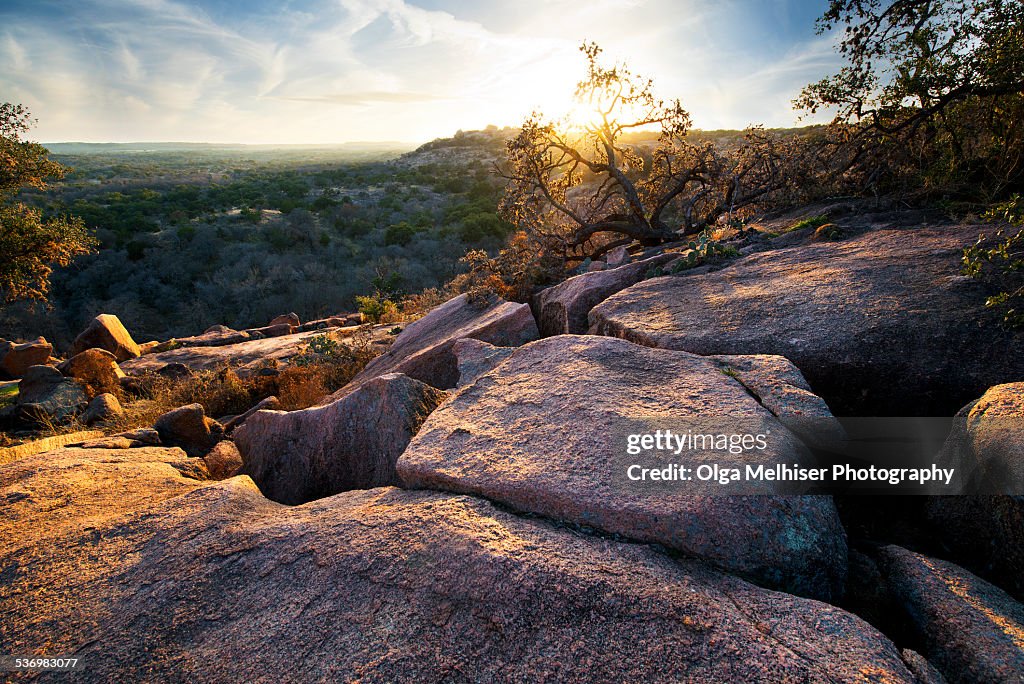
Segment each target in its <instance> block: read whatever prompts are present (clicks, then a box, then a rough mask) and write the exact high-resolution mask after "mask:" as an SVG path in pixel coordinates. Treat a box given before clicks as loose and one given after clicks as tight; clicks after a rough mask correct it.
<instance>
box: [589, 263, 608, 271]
mask: <svg viewBox="0 0 1024 684" xmlns="http://www.w3.org/2000/svg"><path fill="white" fill-rule="evenodd" d="M605 267H607V264H606V263H604V262H603V261H591V262H590V265H589V266H587V273H593V272H595V271H603V270H604V269H605Z"/></svg>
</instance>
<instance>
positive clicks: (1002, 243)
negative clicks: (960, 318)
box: [962, 195, 1024, 328]
mask: <svg viewBox="0 0 1024 684" xmlns="http://www.w3.org/2000/svg"><path fill="white" fill-rule="evenodd" d="M985 217H986V218H987V219H989V220H992V221H1000V222H1005V223H1008V224H1009V225H1011V226H1013V227H1016V228H1017V230H1016V231H1015V232H1013V234H1007V233H1006V231H1005V230H1004V229H1000V230H999V231H997V232H996V235H995V242H994V243H993V241H991V240H986V239H985V238H984V236H981V237H979V238H978V241H977V242H976V243H974V244H973V245H971V246H970V247H967V248H966V249H964V252H963V260H962V262H963V272H964V274H966V275H969V276H971V277H972V278H977V279H986V280H988V281H990V282H992V283H993V284H995V286H996V287H997V289H998V290H999V292H997V293H996V294H994V295H992V296H990V297H988V298H987V299H986V300H985V306H986V307H987V308H990V309H996V310H998V311H1000V312H1001V314H1002V318H1003V324H1004V325H1006V326H1007V327H1010V328H1021V327H1024V311H1020V310H1019V308H1018V306H1019V303H1020V301H1021V299H1022V298H1024V278H1022V274H1024V199H1022V198H1021V197H1020V195H1014V196H1013V197H1012V198H1011V199H1010V201H1008V202H1005V203H1003V204H999V205H997V206H995V207H994V208H992V209H991V210H989V211H988V213H986V214H985Z"/></svg>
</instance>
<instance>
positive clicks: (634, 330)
mask: <svg viewBox="0 0 1024 684" xmlns="http://www.w3.org/2000/svg"><path fill="white" fill-rule="evenodd" d="M981 230H983V229H981V228H979V227H978V226H941V227H933V228H916V229H905V230H904V229H888V230H873V231H869V232H866V233H863V234H861V235H859V236H856V237H853V238H850V239H848V240H843V241H839V242H819V243H814V244H806V245H801V246H797V247H792V248H789V249H777V250H772V251H770V252H762V253H758V254H752V255H750V256H747V257H745V258H741V259H739V260H737V261H736V262H734V263H733V264H731V265H729V266H727V267H725V268H723V269H721V270H718V271H715V272H713V273H707V274H704V275H701V276H697V277H695V276H691V275H680V276H666V277H661V278H654V279H651V280H647V281H645V282H643V283H640V284H637V285H634V286H632V287H629V288H627V289H625V290H623V291H622V292H619V293H618V294H615V295H613V296H612V297H610V298H609V299H608V300H606V301H605V302H603V303H602V304H600V305H598V306H597V307H595V308H594V309H593V310H592V311H591V314H590V323H591V326H592V330H593V331H594V332H597V333H600V334H605V335H614V336H618V337H623V338H626V339H629V340H632V341H634V342H639V343H641V344H645V345H648V346H654V347H662V348H666V349H680V350H684V351H689V352H694V353H697V354H778V355H781V356H784V357H786V358H788V359H790V360H791V361H792V362H793V363H795V364H796V366H797V367H798V368H799V369H800V371H801V372H802V373H803V374H804V376H805V377H806V378H807V379H808V380H809V381H810V384H811V387H813V388H814V390H815V392H816V393H817V394H819V395H820V396H822V397H823V398H824V399H825V400H826V401H827V402H828V404H829V406H830V407H831V408H832V410H833V412H835V413H836V414H837V415H952V414H953V413H954V412H955V411H956V410H957V409H958V408H959V407H960V406H962V405H964V404H965V403H966V402H967V401H969V400H971V399H973V398H975V397H977V396H979V395H980V394H981V393H982V392H983V391H984V390H985V389H986V388H987V387H989V386H990V385H994V384H997V383H1000V382H1006V381H1008V380H1016V379H1021V378H1024V356H1022V355H1020V354H1011V353H1007V350H1010V349H1016V348H1019V347H1020V344H1021V341H1022V340H1024V337H1022V336H1021V335H1020V334H1013V333H1010V332H1007V331H1004V330H1002V329H1001V328H1000V327H999V325H998V324H997V321H996V320H995V319H994V318H993V317H992V316H991V313H990V312H987V311H986V310H985V309H984V307H983V306H982V305H983V303H984V300H985V296H986V294H985V293H986V291H985V286H984V285H982V284H981V283H979V282H977V281H974V280H972V279H970V278H968V277H966V276H962V275H960V257H961V251H962V249H963V247H964V246H965V245H968V244H972V243H973V242H974V241H975V240H976V239H977V237H978V233H979V231H981ZM911 264H912V265H913V266H912V267H911V266H910V265H911Z"/></svg>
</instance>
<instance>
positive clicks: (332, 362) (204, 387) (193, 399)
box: [110, 336, 377, 432]
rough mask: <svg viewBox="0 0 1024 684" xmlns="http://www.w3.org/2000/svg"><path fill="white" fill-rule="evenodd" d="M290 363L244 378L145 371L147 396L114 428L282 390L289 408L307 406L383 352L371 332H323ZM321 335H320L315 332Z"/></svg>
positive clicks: (217, 409) (238, 407)
mask: <svg viewBox="0 0 1024 684" xmlns="http://www.w3.org/2000/svg"><path fill="white" fill-rule="evenodd" d="M323 337H324V340H320V343H321V344H320V346H318V345H317V344H316V343H315V342H314V343H312V344H311V345H310V346H309V347H307V349H306V350H305V351H304V352H303V353H302V354H300V355H298V356H297V357H295V358H294V359H292V362H291V364H290V365H288V366H287V367H284V368H280V369H279V368H278V364H277V362H276V361H268V362H267V363H266V364H264V368H267V369H270V370H272V371H274V372H273V373H271V374H266V375H262V374H260V373H259V372H257V373H254V374H252V375H250V376H248V377H245V378H241V377H239V376H238V374H237V373H235V371H234V370H232V369H230V368H222V369H220V370H218V371H205V372H199V373H196V374H194V375H192V376H189V377H185V378H178V379H172V378H165V377H163V376H161V375H157V374H151V375H147V376H144V377H143V380H142V382H141V383H140V384H141V385H143V387H144V389H143V391H142V392H141V396H139V397H137V398H132V399H130V400H128V401H126V402H124V408H125V414H124V416H122V417H121V418H120V419H118V420H117V421H116V422H115V424H113V425H111V426H110V428H111V430H112V431H115V432H116V431H122V430H129V429H134V428H137V427H146V426H150V425H152V424H153V422H154V421H155V420H156V419H157V418H158V417H159V416H160V415H161V414H163V413H165V412H167V411H170V410H171V409H173V408H177V407H179V406H184V405H185V404H201V405H202V407H203V410H205V411H206V414H207V415H209V416H213V417H222V416H228V415H238V414H240V413H244V412H245V411H247V410H248V409H250V408H252V407H253V406H254V405H255V404H257V403H258V402H259V401H260V400H261V399H264V398H266V397H269V396H276V397H277V398H278V399H279V400H280V402H281V407H282V408H283V409H284V410H287V411H294V410H296V409H301V408H307V407H309V406H313V405H315V404H317V403H319V402H320V401H321V400H322V399H323V398H324V397H326V396H327V395H329V394H331V393H332V392H335V391H337V390H338V389H340V388H341V387H343V386H344V385H345V384H346V383H348V382H349V381H350V380H351V379H352V378H353V377H355V375H356V373H358V372H359V371H361V370H362V369H363V367H364V366H365V365H366V364H367V363H369V361H370V360H371V359H372V358H373V357H374V356H376V355H377V352H376V351H375V350H374V349H373V347H372V345H370V344H369V339H368V338H361V337H358V336H356V337H354V338H353V339H352V340H350V341H349V343H348V344H347V345H342V344H336V343H330V344H328V343H329V342H330V339H329V338H327V337H326V336H323ZM311 339H312V340H317V339H318V338H311Z"/></svg>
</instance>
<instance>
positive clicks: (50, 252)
mask: <svg viewBox="0 0 1024 684" xmlns="http://www.w3.org/2000/svg"><path fill="white" fill-rule="evenodd" d="M31 123H32V120H31V118H30V115H29V112H28V110H26V109H25V108H24V107H23V106H21V105H15V104H11V103H8V102H5V103H3V104H0V292H2V293H3V299H4V301H6V302H12V301H15V300H26V299H34V300H40V301H46V298H47V295H48V293H49V289H50V274H51V273H52V272H53V268H54V266H67V265H69V264H70V263H71V261H72V259H74V258H75V257H76V256H78V255H80V254H85V253H87V252H89V251H91V250H92V249H93V248H94V247H95V245H96V244H97V243H96V240H95V238H93V237H92V236H91V235H90V234H89V232H88V231H87V230H86V228H85V225H84V224H83V222H82V220H81V219H79V218H75V217H64V216H61V217H54V218H49V219H44V218H43V215H42V212H40V211H39V210H38V209H34V208H32V207H29V206H28V205H26V204H24V203H22V202H17V201H14V197H15V195H16V194H17V193H18V191H19V190H21V189H22V188H38V189H43V188H45V187H46V179H47V178H61V177H63V175H64V173H65V171H66V169H65V167H63V166H61V165H60V164H58V163H57V162H54V161H51V160H50V159H49V158H48V157H47V150H46V148H45V147H43V146H42V145H39V144H38V143H34V142H29V141H27V140H23V139H22V136H23V135H24V134H25V133H27V132H28V130H29V129H30V128H31Z"/></svg>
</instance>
